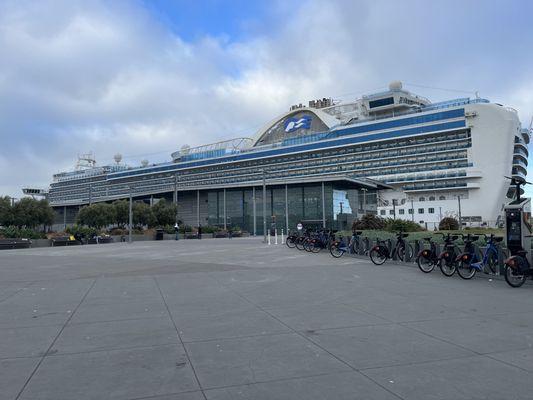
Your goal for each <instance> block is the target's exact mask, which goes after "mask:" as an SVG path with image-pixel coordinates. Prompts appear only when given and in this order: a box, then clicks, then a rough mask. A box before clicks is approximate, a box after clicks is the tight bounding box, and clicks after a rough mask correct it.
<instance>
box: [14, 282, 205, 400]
mask: <svg viewBox="0 0 533 400" xmlns="http://www.w3.org/2000/svg"><path fill="white" fill-rule="evenodd" d="M152 279H153V280H154V282H155V284H156V286H157V290H158V291H159V294H160V295H161V299H163V303H164V304H165V308H166V309H167V313H168V317H169V318H170V321H171V322H172V325H174V329H175V330H176V335H178V339H179V341H180V343H181V347H182V348H183V351H184V352H185V357H187V361H188V362H189V365H190V366H191V369H192V373H193V374H194V378H195V379H196V383H197V384H198V387H199V388H200V392H201V393H202V396H203V397H204V399H205V400H207V396H206V395H205V393H204V389H203V388H202V384H201V383H200V379H198V375H197V374H196V369H195V368H194V365H193V363H192V361H191V357H190V356H189V352H188V351H187V348H186V347H185V343H184V342H183V339H182V338H181V335H180V331H179V329H178V326H177V325H176V322H175V321H174V317H173V316H172V313H171V312H170V309H169V307H168V304H167V301H166V299H165V296H164V295H163V291H162V290H161V287H160V286H159V281H158V280H157V277H156V276H152ZM15 400H18V399H15Z"/></svg>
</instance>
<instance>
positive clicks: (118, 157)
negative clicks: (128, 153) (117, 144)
mask: <svg viewBox="0 0 533 400" xmlns="http://www.w3.org/2000/svg"><path fill="white" fill-rule="evenodd" d="M113 159H114V160H115V162H116V163H117V165H120V162H121V161H122V154H120V153H117V154H115V155H114V156H113Z"/></svg>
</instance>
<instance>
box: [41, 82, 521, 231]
mask: <svg viewBox="0 0 533 400" xmlns="http://www.w3.org/2000/svg"><path fill="white" fill-rule="evenodd" d="M529 141H530V129H523V128H522V126H521V123H520V120H519V118H518V114H517V112H516V110H514V109H512V108H510V107H506V106H504V105H501V104H497V103H491V102H490V101H488V100H486V99H482V98H478V97H476V98H459V99H453V100H449V101H444V102H438V103H431V102H430V101H429V100H428V99H426V98H424V97H422V96H419V95H416V94H414V93H412V92H411V91H408V90H406V89H405V88H403V86H402V83H401V82H398V81H395V82H392V83H391V84H390V85H389V88H388V90H386V91H383V92H380V93H373V94H369V95H365V96H362V97H361V98H358V99H355V100H352V101H345V102H337V101H334V100H332V99H331V98H323V99H318V100H312V101H309V103H308V104H307V105H302V104H298V105H294V106H291V107H290V109H289V111H287V112H285V113H284V114H282V115H280V116H278V117H276V118H275V119H273V120H272V121H271V122H269V123H268V124H266V125H265V126H264V127H262V128H261V129H259V131H258V132H256V133H255V135H251V136H250V137H240V138H235V139H231V140H226V141H221V142H218V143H214V144H209V145H204V146H199V147H190V146H187V145H183V146H182V147H181V148H180V149H179V150H178V151H175V152H174V153H172V154H171V160H170V161H168V162H165V163H160V164H149V163H148V162H146V161H144V162H143V163H142V165H140V166H136V167H129V166H126V165H124V164H122V163H121V157H120V156H119V155H117V156H116V157H115V163H114V164H110V165H106V166H97V165H96V164H95V163H94V160H91V159H90V158H87V157H86V158H85V161H87V163H86V164H85V165H83V166H81V167H80V166H79V168H77V169H76V170H75V171H71V172H62V173H58V174H56V175H54V177H53V182H52V183H51V185H50V187H49V190H48V194H47V195H48V199H49V201H50V203H51V205H52V206H53V207H54V208H55V209H56V212H57V221H56V222H57V223H58V224H64V225H67V224H71V223H73V222H74V220H75V215H76V213H77V211H78V210H79V208H80V207H82V206H84V205H87V204H91V203H96V202H112V201H114V200H117V199H128V198H129V196H130V195H131V196H132V198H133V199H134V200H135V201H145V202H148V203H151V204H153V203H154V202H157V201H159V199H162V198H165V199H167V200H168V201H174V202H176V203H177V204H178V219H179V220H180V221H182V222H183V223H185V224H187V225H191V226H200V225H202V226H205V225H212V226H219V227H223V228H228V227H239V228H241V229H243V230H246V231H248V232H250V233H252V234H262V233H263V229H264V228H263V227H264V222H265V220H266V221H267V222H268V226H269V227H270V226H272V224H275V226H276V227H277V228H278V229H284V230H287V231H288V230H292V229H294V228H295V226H296V225H297V224H298V222H303V223H304V224H305V223H307V224H314V225H318V226H324V227H328V228H333V229H347V228H348V229H349V227H350V225H351V223H352V221H353V220H354V219H356V218H359V217H361V216H362V215H364V214H366V213H373V214H377V215H380V216H382V217H387V218H401V219H407V220H412V221H414V222H417V223H420V224H422V225H423V226H425V227H426V228H428V229H434V228H435V226H437V225H438V223H439V221H440V220H441V219H442V218H444V217H446V216H453V217H456V218H459V217H460V219H461V221H462V223H463V224H467V225H468V224H475V225H476V226H477V225H482V226H495V225H498V224H500V221H501V212H502V207H503V205H504V204H505V203H506V202H507V201H508V199H509V198H512V197H513V195H514V192H513V189H512V188H511V187H510V181H509V180H508V179H505V178H504V177H505V176H512V177H514V178H516V179H520V180H525V179H526V174H527V165H528V143H529ZM263 203H264V204H263ZM263 210H265V211H264V213H265V219H263Z"/></svg>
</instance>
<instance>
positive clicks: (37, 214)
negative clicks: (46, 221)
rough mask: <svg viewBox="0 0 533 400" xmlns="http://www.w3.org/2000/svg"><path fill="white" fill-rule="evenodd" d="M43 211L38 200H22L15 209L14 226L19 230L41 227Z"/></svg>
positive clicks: (27, 198)
mask: <svg viewBox="0 0 533 400" xmlns="http://www.w3.org/2000/svg"><path fill="white" fill-rule="evenodd" d="M40 221H41V210H40V207H39V204H38V201H37V200H34V199H32V198H29V197H24V198H23V199H20V200H19V201H18V202H17V203H15V206H14V207H13V225H15V226H16V227H18V228H23V227H26V228H35V227H36V226H37V225H40Z"/></svg>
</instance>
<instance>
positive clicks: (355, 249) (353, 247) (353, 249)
mask: <svg viewBox="0 0 533 400" xmlns="http://www.w3.org/2000/svg"><path fill="white" fill-rule="evenodd" d="M350 253H352V254H359V239H354V240H352V241H351V242H350Z"/></svg>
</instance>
